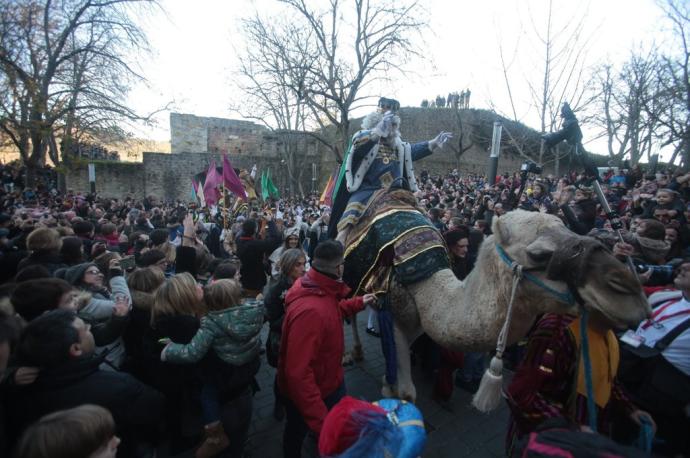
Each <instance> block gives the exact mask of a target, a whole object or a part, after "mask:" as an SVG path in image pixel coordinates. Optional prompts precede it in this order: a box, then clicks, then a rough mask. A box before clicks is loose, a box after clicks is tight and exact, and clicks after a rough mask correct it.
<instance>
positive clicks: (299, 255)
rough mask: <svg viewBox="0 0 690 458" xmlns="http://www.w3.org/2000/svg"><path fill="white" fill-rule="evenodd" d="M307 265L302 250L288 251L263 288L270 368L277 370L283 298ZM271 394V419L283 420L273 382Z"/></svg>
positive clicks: (278, 394)
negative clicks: (272, 395)
mask: <svg viewBox="0 0 690 458" xmlns="http://www.w3.org/2000/svg"><path fill="white" fill-rule="evenodd" d="M306 263H307V257H306V255H305V253H304V251H303V250H302V249H301V248H288V249H287V250H285V251H284V252H283V254H282V255H281V256H280V259H279V260H278V262H277V263H276V264H277V266H276V267H277V269H278V275H277V276H275V277H273V278H272V279H271V281H270V282H269V283H268V285H266V287H265V288H264V306H265V308H266V320H267V321H268V322H269V333H268V340H267V341H266V360H267V361H268V364H270V365H271V366H273V367H278V355H279V354H280V339H281V334H282V333H281V331H282V328H283V318H284V317H285V295H286V294H287V292H288V290H289V289H290V287H291V286H292V284H293V283H294V282H295V280H297V279H298V278H300V277H301V276H303V275H304V272H305V271H306V268H305V266H306ZM273 392H274V394H275V404H274V406H273V416H274V417H275V418H276V420H282V419H283V416H284V415H285V408H284V406H283V402H282V397H281V395H280V392H279V391H278V387H277V384H276V383H275V382H274V384H273Z"/></svg>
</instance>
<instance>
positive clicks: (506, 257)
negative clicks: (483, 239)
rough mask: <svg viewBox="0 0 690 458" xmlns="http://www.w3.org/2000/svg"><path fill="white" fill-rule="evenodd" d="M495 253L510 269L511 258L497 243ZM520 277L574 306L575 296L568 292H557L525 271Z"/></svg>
mask: <svg viewBox="0 0 690 458" xmlns="http://www.w3.org/2000/svg"><path fill="white" fill-rule="evenodd" d="M496 252H497V253H498V257H499V258H501V260H502V261H503V262H505V263H506V264H507V265H508V267H511V268H512V265H513V262H514V260H513V258H511V257H510V256H509V255H508V253H506V250H504V249H503V247H502V246H501V245H499V244H498V243H497V244H496ZM522 277H523V278H524V279H525V280H527V281H529V282H530V283H533V284H535V285H537V286H538V287H540V288H541V289H543V290H544V291H546V292H547V293H549V294H550V295H552V296H553V297H555V298H556V299H558V300H559V301H561V302H565V303H566V304H568V305H575V296H574V295H573V293H572V292H571V291H570V290H568V291H565V292H561V291H557V290H555V289H553V288H551V287H550V286H549V285H547V284H546V283H544V282H543V281H541V280H540V279H539V277H537V276H536V275H534V274H531V273H529V272H527V271H525V270H523V271H522Z"/></svg>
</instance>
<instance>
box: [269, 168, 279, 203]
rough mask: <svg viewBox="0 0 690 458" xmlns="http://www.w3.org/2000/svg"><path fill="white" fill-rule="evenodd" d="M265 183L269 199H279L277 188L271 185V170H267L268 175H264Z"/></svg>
mask: <svg viewBox="0 0 690 458" xmlns="http://www.w3.org/2000/svg"><path fill="white" fill-rule="evenodd" d="M266 182H267V183H266V187H267V188H268V193H269V194H270V195H271V197H274V198H276V199H280V192H279V191H278V188H276V185H274V184H273V180H271V169H268V173H267V174H266Z"/></svg>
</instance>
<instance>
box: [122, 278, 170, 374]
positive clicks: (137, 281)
mask: <svg viewBox="0 0 690 458" xmlns="http://www.w3.org/2000/svg"><path fill="white" fill-rule="evenodd" d="M164 282H165V275H164V274H163V271H162V270H160V269H158V268H156V267H145V268H143V269H136V270H135V271H134V272H132V273H131V274H129V276H128V277H127V286H129V291H130V294H131V296H132V311H131V313H130V320H129V323H128V325H127V328H126V329H125V333H124V335H123V336H122V337H123V340H124V342H125V349H126V352H127V360H126V370H127V372H130V373H131V374H133V375H134V376H136V377H137V378H138V379H140V380H141V381H143V382H144V383H148V384H151V383H152V380H153V379H154V378H155V376H156V374H155V373H154V371H155V370H156V366H157V365H158V360H159V356H158V355H159V352H160V345H159V344H158V342H157V337H156V333H155V331H154V330H153V328H152V327H151V312H152V310H153V303H154V299H155V295H156V291H157V290H158V288H159V287H160V286H161V285H163V283H164Z"/></svg>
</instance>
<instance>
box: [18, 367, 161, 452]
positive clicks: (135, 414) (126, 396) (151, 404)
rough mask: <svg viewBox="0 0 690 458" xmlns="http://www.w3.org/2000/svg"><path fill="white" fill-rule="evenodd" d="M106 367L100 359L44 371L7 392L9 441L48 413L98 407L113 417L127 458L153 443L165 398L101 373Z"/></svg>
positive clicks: (115, 375)
mask: <svg viewBox="0 0 690 458" xmlns="http://www.w3.org/2000/svg"><path fill="white" fill-rule="evenodd" d="M102 362H103V358H102V357H90V358H86V359H77V360H73V361H70V362H68V363H67V364H65V365H63V366H62V367H60V368H57V369H55V370H43V371H41V372H40V374H39V376H38V378H37V379H36V381H35V382H34V383H33V384H31V385H26V386H10V387H8V388H7V392H6V393H5V395H6V396H5V402H6V406H7V415H8V419H9V420H10V421H9V422H8V423H7V424H8V427H9V430H10V431H9V432H10V437H12V438H15V440H16V439H18V438H19V436H20V434H21V432H22V431H23V430H24V429H26V427H27V426H29V425H30V424H31V423H33V422H35V421H36V420H38V419H39V418H40V417H42V416H43V415H46V414H48V413H51V412H55V411H57V410H62V409H69V408H72V407H77V406H79V405H82V404H96V405H99V406H102V407H105V408H106V409H108V410H109V411H110V413H111V414H112V415H113V418H114V419H115V424H116V425H117V433H118V435H119V436H120V438H122V440H123V443H122V445H121V447H122V448H123V453H125V452H124V451H125V450H131V447H133V446H134V444H136V443H137V442H138V441H140V440H145V441H147V442H149V441H155V438H156V435H157V432H158V428H159V424H160V423H161V421H162V419H163V411H164V399H163V396H162V395H161V394H160V393H159V392H157V391H156V390H154V389H153V388H151V387H149V386H147V385H144V384H143V383H141V382H140V381H138V380H137V379H135V378H134V377H132V376H131V375H129V374H126V373H123V372H116V371H104V370H100V369H99V368H98V366H99V365H100V364H101V363H102Z"/></svg>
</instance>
